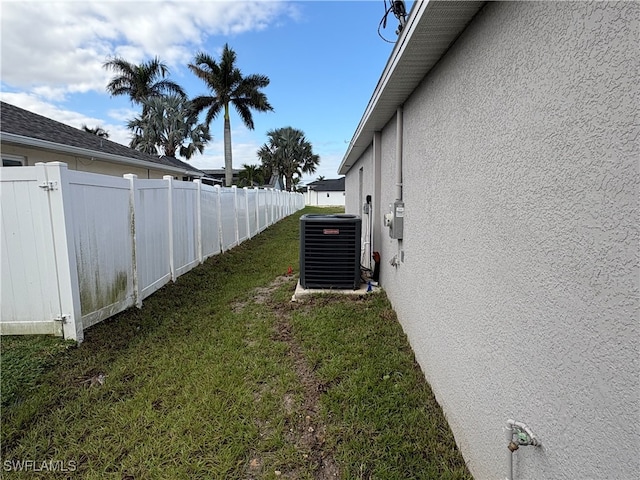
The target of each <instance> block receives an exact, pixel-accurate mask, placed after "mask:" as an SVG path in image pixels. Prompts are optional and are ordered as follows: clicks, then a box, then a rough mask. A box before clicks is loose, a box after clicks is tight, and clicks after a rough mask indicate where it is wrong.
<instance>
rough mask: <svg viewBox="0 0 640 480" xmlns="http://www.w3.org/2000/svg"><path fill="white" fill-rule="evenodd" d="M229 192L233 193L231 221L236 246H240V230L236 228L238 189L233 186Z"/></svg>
mask: <svg viewBox="0 0 640 480" xmlns="http://www.w3.org/2000/svg"><path fill="white" fill-rule="evenodd" d="M231 190H232V191H233V219H234V223H235V229H236V243H235V244H236V245H240V230H239V228H238V187H236V186H235V185H232V186H231Z"/></svg>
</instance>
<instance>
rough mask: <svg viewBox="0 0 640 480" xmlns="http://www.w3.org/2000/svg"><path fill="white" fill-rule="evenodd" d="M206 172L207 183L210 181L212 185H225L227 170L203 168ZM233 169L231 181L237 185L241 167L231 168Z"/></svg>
mask: <svg viewBox="0 0 640 480" xmlns="http://www.w3.org/2000/svg"><path fill="white" fill-rule="evenodd" d="M202 171H203V172H204V174H205V181H206V182H207V183H210V184H212V185H221V186H224V180H225V170H224V168H213V169H210V170H202ZM231 171H232V175H233V177H232V180H231V183H232V184H233V185H237V184H238V181H239V180H240V171H241V170H240V169H239V168H234V169H232V170H231Z"/></svg>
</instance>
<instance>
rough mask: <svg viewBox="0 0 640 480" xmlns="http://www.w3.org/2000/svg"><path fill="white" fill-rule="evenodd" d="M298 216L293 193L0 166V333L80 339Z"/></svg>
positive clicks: (60, 167)
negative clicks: (188, 274)
mask: <svg viewBox="0 0 640 480" xmlns="http://www.w3.org/2000/svg"><path fill="white" fill-rule="evenodd" d="M302 208H304V197H303V195H301V194H297V193H288V192H282V191H277V190H271V189H269V190H264V189H246V188H245V189H237V188H235V187H231V188H222V187H218V186H216V187H212V186H209V185H204V184H202V183H201V182H200V181H199V180H195V181H194V182H180V181H176V180H173V179H172V178H171V177H170V176H167V177H165V178H164V179H163V180H148V179H138V178H137V177H136V175H125V176H124V178H119V177H113V176H107V175H98V174H94V173H86V172H78V171H74V170H68V169H67V165H66V164H65V163H61V162H52V163H38V164H36V165H35V166H33V167H15V168H0V218H1V222H2V237H1V242H2V244H1V258H2V263H1V268H2V271H1V279H0V281H1V283H0V302H1V303H0V327H1V330H0V332H1V333H2V334H4V335H20V334H55V335H64V337H65V338H70V339H74V340H78V341H82V339H83V331H84V329H85V328H88V327H90V326H91V325H94V324H96V323H98V322H100V321H102V320H104V319H106V318H109V317H110V316H112V315H114V314H116V313H118V312H120V311H122V310H124V309H126V308H128V307H130V306H133V305H136V306H138V307H141V306H142V300H143V299H144V298H146V297H148V296H149V295H151V294H152V293H153V292H155V291H156V290H158V289H159V288H160V287H162V286H163V285H165V284H166V283H167V282H169V281H171V280H173V281H175V279H176V278H177V277H178V276H180V275H182V274H183V273H185V272H187V271H189V270H190V269H192V268H193V267H195V266H196V265H198V264H200V263H202V262H203V261H204V260H205V259H206V258H208V257H210V256H212V255H216V254H218V253H221V252H224V251H226V250H228V249H230V248H232V247H234V246H236V245H238V244H240V243H241V242H243V241H244V240H247V239H249V238H251V237H253V236H255V235H257V234H258V233H260V232H262V231H263V230H264V229H265V228H267V227H268V226H270V225H272V224H274V223H275V222H277V221H279V220H281V219H282V218H284V217H286V216H288V215H291V214H292V213H294V212H296V211H298V210H300V209H302Z"/></svg>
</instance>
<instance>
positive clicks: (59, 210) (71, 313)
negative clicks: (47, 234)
mask: <svg viewBox="0 0 640 480" xmlns="http://www.w3.org/2000/svg"><path fill="white" fill-rule="evenodd" d="M36 166H37V167H42V168H43V169H44V173H45V176H46V184H44V185H41V187H42V188H44V189H45V190H46V194H47V195H48V196H49V208H50V212H51V230H52V234H53V243H54V245H53V248H54V252H55V263H56V270H57V275H58V295H59V299H60V316H59V318H58V320H59V321H61V322H62V331H63V334H64V338H68V339H72V340H76V341H77V342H82V340H83V339H84V329H83V325H82V308H81V304H80V284H79V282H78V267H77V263H76V247H75V242H74V240H73V217H72V215H71V210H70V205H71V201H72V199H71V191H70V189H69V177H68V174H69V172H68V170H67V164H66V163H62V162H50V163H46V164H45V163H36Z"/></svg>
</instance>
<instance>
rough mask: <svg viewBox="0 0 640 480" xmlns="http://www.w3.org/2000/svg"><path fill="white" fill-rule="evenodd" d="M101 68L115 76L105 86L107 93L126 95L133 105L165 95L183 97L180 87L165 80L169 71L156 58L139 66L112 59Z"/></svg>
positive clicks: (116, 58)
mask: <svg viewBox="0 0 640 480" xmlns="http://www.w3.org/2000/svg"><path fill="white" fill-rule="evenodd" d="M102 66H103V67H104V68H105V69H107V70H112V71H113V72H115V74H116V75H115V76H114V77H113V78H112V79H111V81H110V82H109V83H108V84H107V91H108V92H109V93H110V94H111V95H112V96H115V95H127V96H128V97H129V98H130V99H131V102H132V103H134V104H142V103H143V101H144V100H145V99H147V98H151V97H159V96H161V95H164V94H167V93H173V94H177V95H182V96H185V93H184V90H183V89H182V87H181V86H180V85H178V84H177V83H175V82H172V81H171V80H167V79H166V78H165V77H166V76H167V75H168V74H169V69H168V68H167V65H166V64H165V63H163V62H161V61H160V59H159V58H158V57H155V58H153V59H152V60H149V61H147V62H143V63H141V64H140V65H134V64H132V63H129V62H127V61H126V60H125V59H123V58H120V57H114V58H112V59H110V60H108V61H107V62H105V63H104V64H103V65H102ZM144 108H145V107H144V106H143V113H145V112H144Z"/></svg>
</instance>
